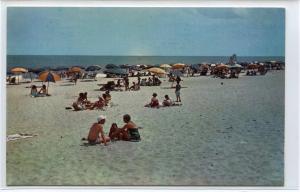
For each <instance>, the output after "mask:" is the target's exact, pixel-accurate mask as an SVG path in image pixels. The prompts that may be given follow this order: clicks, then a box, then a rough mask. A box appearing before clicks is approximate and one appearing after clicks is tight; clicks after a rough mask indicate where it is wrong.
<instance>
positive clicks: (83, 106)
mask: <svg viewBox="0 0 300 192" xmlns="http://www.w3.org/2000/svg"><path fill="white" fill-rule="evenodd" d="M110 101H111V95H110V93H109V91H108V90H107V91H106V92H105V93H103V94H102V97H101V96H99V97H98V100H97V101H95V102H90V101H89V100H88V99H87V92H85V93H79V96H78V99H77V100H76V101H75V102H74V103H73V104H72V107H73V108H74V110H75V111H82V110H87V109H89V110H94V109H101V110H104V108H105V107H107V106H108V105H109V103H110Z"/></svg>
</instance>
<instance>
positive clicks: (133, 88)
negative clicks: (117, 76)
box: [129, 82, 140, 91]
mask: <svg viewBox="0 0 300 192" xmlns="http://www.w3.org/2000/svg"><path fill="white" fill-rule="evenodd" d="M129 90H132V91H138V90H140V86H139V84H137V83H135V82H133V85H132V86H131V87H130V88H129Z"/></svg>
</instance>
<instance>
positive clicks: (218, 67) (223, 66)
mask: <svg viewBox="0 0 300 192" xmlns="http://www.w3.org/2000/svg"><path fill="white" fill-rule="evenodd" d="M216 68H217V69H227V68H228V65H225V64H220V65H217V66H216Z"/></svg>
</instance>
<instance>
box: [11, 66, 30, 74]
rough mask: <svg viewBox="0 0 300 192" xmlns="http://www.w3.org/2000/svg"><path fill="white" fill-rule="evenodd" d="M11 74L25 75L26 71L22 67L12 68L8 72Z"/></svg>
mask: <svg viewBox="0 0 300 192" xmlns="http://www.w3.org/2000/svg"><path fill="white" fill-rule="evenodd" d="M10 71H11V72H12V73H27V72H28V70H27V69H25V68H23V67H14V68H12V69H11V70H10Z"/></svg>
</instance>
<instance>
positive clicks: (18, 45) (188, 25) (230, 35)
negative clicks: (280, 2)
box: [7, 8, 285, 56]
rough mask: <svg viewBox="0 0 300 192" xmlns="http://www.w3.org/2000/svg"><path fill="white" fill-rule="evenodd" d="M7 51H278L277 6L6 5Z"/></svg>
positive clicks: (280, 20) (280, 22)
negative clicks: (52, 6) (85, 6)
mask: <svg viewBox="0 0 300 192" xmlns="http://www.w3.org/2000/svg"><path fill="white" fill-rule="evenodd" d="M7 12H8V13H7V52H8V54H9V55H107V56H109V55H125V56H126V55H141V56H143V55H150V56H228V55H232V54H233V53H236V54H237V55H238V56H284V44H285V11H284V9H278V8H274V9H273V8H265V9H264V8H261V9H258V8H248V9H247V8H234V9H233V8H8V11H7Z"/></svg>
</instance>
